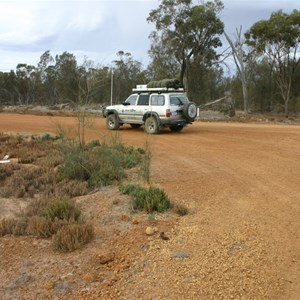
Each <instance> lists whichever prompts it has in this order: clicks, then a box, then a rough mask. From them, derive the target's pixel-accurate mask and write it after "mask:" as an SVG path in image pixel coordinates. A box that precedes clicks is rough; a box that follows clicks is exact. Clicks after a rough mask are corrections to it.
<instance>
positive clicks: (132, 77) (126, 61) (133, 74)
mask: <svg viewBox="0 0 300 300" xmlns="http://www.w3.org/2000/svg"><path fill="white" fill-rule="evenodd" d="M117 56H118V59H116V60H114V61H113V64H114V68H113V69H114V71H113V72H114V73H113V83H114V100H115V101H116V102H120V101H123V100H125V99H126V98H127V96H128V95H129V94H130V93H131V91H132V88H133V87H135V85H136V84H141V83H143V82H145V73H144V72H143V70H142V63H141V62H139V61H137V60H135V59H134V58H133V56H132V55H131V53H129V52H124V51H119V52H118V53H117Z"/></svg>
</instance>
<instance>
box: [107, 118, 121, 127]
mask: <svg viewBox="0 0 300 300" xmlns="http://www.w3.org/2000/svg"><path fill="white" fill-rule="evenodd" d="M106 127H107V128H108V129H109V130H118V129H119V127H120V123H119V120H118V117H117V116H116V115H115V114H110V115H108V116H107V117H106Z"/></svg>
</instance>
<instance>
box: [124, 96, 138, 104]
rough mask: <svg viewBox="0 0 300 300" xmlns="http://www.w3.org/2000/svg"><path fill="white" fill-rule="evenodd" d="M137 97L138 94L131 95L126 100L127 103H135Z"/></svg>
mask: <svg viewBox="0 0 300 300" xmlns="http://www.w3.org/2000/svg"><path fill="white" fill-rule="evenodd" d="M137 97H138V95H131V96H129V97H128V98H127V99H126V100H125V103H126V104H127V105H135V103H136V99H137Z"/></svg>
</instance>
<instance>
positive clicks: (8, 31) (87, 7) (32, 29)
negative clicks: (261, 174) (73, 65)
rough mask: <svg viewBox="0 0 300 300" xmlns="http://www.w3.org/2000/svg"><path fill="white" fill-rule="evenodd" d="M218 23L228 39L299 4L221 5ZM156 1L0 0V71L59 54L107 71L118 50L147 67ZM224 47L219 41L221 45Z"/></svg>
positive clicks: (252, 0) (290, 0)
mask: <svg viewBox="0 0 300 300" xmlns="http://www.w3.org/2000/svg"><path fill="white" fill-rule="evenodd" d="M202 1H203V0H195V1H194V4H198V3H201V2H202ZM222 2H223V4H224V6H225V8H224V10H223V11H222V13H221V15H220V18H221V20H222V21H223V22H224V24H225V31H226V32H227V33H228V34H229V35H233V34H234V32H235V29H236V28H237V27H240V26H242V28H243V31H246V30H247V29H249V28H250V27H251V25H253V24H254V23H255V22H257V21H259V20H261V19H268V18H269V17H270V15H271V13H272V12H274V11H277V10H279V9H282V10H283V11H284V12H287V13H290V12H291V11H292V10H293V9H298V10H299V9H300V1H299V0H223V1H222ZM159 3H160V1H159V0H31V1H27V0H19V1H15V0H0V71H2V72H9V71H10V70H15V68H16V66H17V65H18V64H19V63H26V64H29V65H34V66H37V64H38V62H39V61H40V57H41V55H42V54H43V53H44V52H45V51H47V50H50V53H51V55H52V56H53V57H55V55H57V54H58V55H60V54H62V53H63V52H64V51H67V52H69V53H72V54H74V55H75V56H76V58H77V62H78V63H79V64H81V63H82V62H83V60H84V58H88V59H89V60H92V61H93V62H94V65H95V66H108V65H111V63H112V61H113V60H115V59H117V56H116V53H117V52H118V51H120V50H122V51H124V52H130V53H131V54H132V56H133V58H134V59H136V60H138V61H140V62H142V64H143V66H144V68H146V67H147V65H148V63H149V57H148V50H149V48H150V40H149V34H150V33H151V31H153V30H154V29H155V28H154V25H153V24H151V23H150V24H149V23H148V22H147V20H146V19H147V17H148V16H149V13H150V11H151V10H152V9H156V8H157V7H158V6H159ZM224 41H225V40H224ZM225 43H226V42H225Z"/></svg>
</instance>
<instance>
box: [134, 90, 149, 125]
mask: <svg viewBox="0 0 300 300" xmlns="http://www.w3.org/2000/svg"><path fill="white" fill-rule="evenodd" d="M147 111H149V94H140V95H139V98H138V101H137V105H136V114H135V117H136V121H137V123H138V124H142V123H143V116H144V114H145V113H146V112H147Z"/></svg>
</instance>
